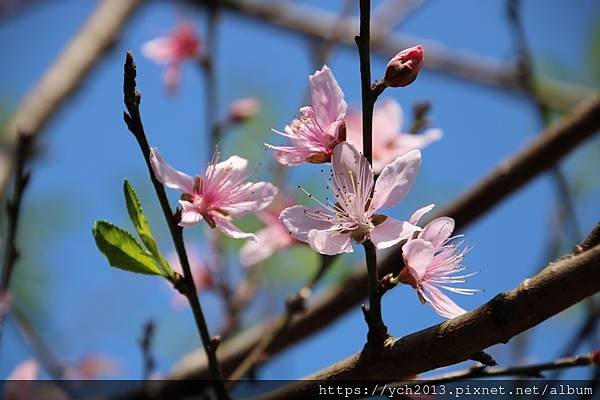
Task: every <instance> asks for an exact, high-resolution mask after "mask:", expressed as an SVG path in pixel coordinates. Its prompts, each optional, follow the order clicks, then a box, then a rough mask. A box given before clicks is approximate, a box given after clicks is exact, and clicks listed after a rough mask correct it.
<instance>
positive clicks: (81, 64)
mask: <svg viewBox="0 0 600 400" xmlns="http://www.w3.org/2000/svg"><path fill="white" fill-rule="evenodd" d="M141 3H142V1H141V0H104V1H101V2H99V3H98V8H97V9H96V10H95V11H94V13H93V14H92V16H91V17H90V18H89V19H88V20H87V22H86V23H85V25H84V26H83V28H82V29H81V31H80V32H79V33H78V34H77V35H76V36H75V37H74V38H73V39H72V40H71V42H70V43H69V44H68V45H67V46H66V47H65V49H64V50H63V51H62V52H61V54H60V55H59V56H58V58H57V59H56V61H54V64H52V66H50V68H49V69H48V70H47V71H46V72H45V73H44V76H43V77H42V78H41V79H40V81H39V82H38V83H37V85H36V86H35V87H34V89H33V90H32V91H31V92H30V93H29V94H28V95H27V96H26V97H25V99H24V100H23V101H22V102H21V104H20V105H19V107H18V108H17V110H16V112H15V113H14V114H13V116H12V117H11V119H10V121H9V122H8V126H7V136H8V139H9V140H10V141H14V140H15V138H16V137H17V134H18V133H19V132H23V133H24V134H26V135H31V136H37V135H38V134H39V133H40V132H41V131H42V130H43V129H44V127H45V126H46V124H47V123H48V121H49V120H50V119H51V118H52V116H53V115H54V114H55V113H56V112H57V111H58V110H59V109H60V108H61V106H62V105H63V104H64V103H65V101H66V100H67V99H68V98H69V97H70V95H71V94H73V92H75V90H76V89H77V88H78V87H79V86H80V85H81V84H82V83H83V81H84V80H85V79H86V78H87V76H88V75H89V73H90V71H91V69H92V67H93V66H94V65H95V64H96V63H98V61H99V60H100V59H101V58H102V56H103V55H105V54H106V53H107V52H108V50H110V48H111V47H112V45H113V44H114V43H115V42H116V40H117V38H118V36H119V32H120V31H121V30H122V29H123V27H124V26H125V24H126V22H127V21H128V19H129V16H130V15H131V14H132V13H133V11H134V10H135V9H136V8H137V7H138V6H139V5H140V4H141ZM2 164H4V165H0V195H1V194H2V193H4V189H5V186H6V182H7V179H8V177H9V176H10V170H11V169H12V168H13V165H12V164H13V162H12V160H10V159H8V160H2Z"/></svg>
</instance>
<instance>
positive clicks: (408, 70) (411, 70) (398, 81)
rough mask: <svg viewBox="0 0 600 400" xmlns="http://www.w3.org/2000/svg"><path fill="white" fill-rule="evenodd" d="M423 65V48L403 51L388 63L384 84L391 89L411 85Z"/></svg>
mask: <svg viewBox="0 0 600 400" xmlns="http://www.w3.org/2000/svg"><path fill="white" fill-rule="evenodd" d="M422 63H423V46H421V45H419V46H414V47H411V48H409V49H406V50H402V51H401V52H400V53H398V54H396V55H395V56H394V58H392V59H391V60H390V62H389V63H388V65H387V69H386V71H385V77H384V78H383V83H384V84H386V85H387V86H391V87H404V86H407V85H410V84H411V83H412V82H413V81H414V80H415V79H417V75H418V74H419V69H421V64H422Z"/></svg>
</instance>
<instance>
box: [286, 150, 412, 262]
mask: <svg viewBox="0 0 600 400" xmlns="http://www.w3.org/2000/svg"><path fill="white" fill-rule="evenodd" d="M420 163H421V153H420V152H419V150H413V151H411V152H409V153H407V154H405V155H404V156H402V157H398V158H397V159H396V160H395V161H394V162H392V163H391V164H389V165H387V166H386V167H385V168H384V169H383V172H382V173H381V176H380V177H379V179H378V180H377V182H376V183H374V174H373V171H372V170H371V166H370V165H369V162H368V161H367V160H366V159H365V157H363V156H362V155H361V154H360V153H359V152H358V151H357V150H356V149H355V148H354V147H353V146H352V145H351V144H349V143H341V144H339V145H337V146H336V147H335V149H334V151H333V156H332V159H331V165H332V170H333V171H332V174H331V177H330V179H329V187H330V188H331V190H332V192H333V194H334V196H335V203H332V202H329V201H327V203H328V204H324V203H320V204H321V207H320V208H306V207H303V206H299V205H297V206H293V207H289V208H286V209H285V210H283V212H282V213H281V216H280V218H281V221H282V222H283V223H284V225H285V226H286V227H287V228H288V230H289V231H290V234H291V235H292V236H293V237H294V238H295V239H297V240H300V241H302V242H307V243H308V244H309V245H310V246H311V247H312V248H313V249H314V250H315V251H317V252H319V253H321V254H328V255H334V254H339V253H350V252H352V251H353V250H352V245H351V239H354V241H356V242H357V243H363V242H364V241H365V240H367V239H370V240H371V241H372V242H373V243H374V244H375V245H376V246H377V248H378V249H385V248H388V247H390V246H392V245H394V244H396V243H398V242H400V241H401V240H403V239H407V238H408V237H410V236H412V234H413V233H414V232H415V231H417V230H420V228H419V227H417V226H415V225H413V224H411V223H409V222H406V221H399V220H396V219H394V218H391V217H387V216H385V215H381V214H377V213H376V212H377V211H378V210H379V209H380V208H387V207H393V206H395V205H396V204H398V203H399V202H400V201H401V200H402V199H403V198H404V196H405V195H406V193H408V191H409V190H410V188H411V187H412V185H413V183H414V181H415V179H416V177H417V174H418V172H419V167H420ZM311 197H312V196H311Z"/></svg>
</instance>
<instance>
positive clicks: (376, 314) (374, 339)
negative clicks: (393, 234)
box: [362, 240, 389, 345]
mask: <svg viewBox="0 0 600 400" xmlns="http://www.w3.org/2000/svg"><path fill="white" fill-rule="evenodd" d="M363 247H364V248H365V259H366V264H367V276H368V283H369V284H368V288H369V308H368V309H367V308H366V307H365V306H364V305H363V307H362V310H363V313H364V316H365V320H366V322H367V325H368V326H369V333H368V335H367V337H368V344H370V345H381V344H383V342H384V341H385V340H386V339H387V338H388V336H389V335H388V332H387V327H386V326H385V323H384V322H383V316H382V314H381V297H382V292H381V291H380V290H379V277H378V274H377V249H376V248H375V245H374V244H373V242H371V241H370V240H367V241H365V242H364V243H363Z"/></svg>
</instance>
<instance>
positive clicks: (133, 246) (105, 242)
mask: <svg viewBox="0 0 600 400" xmlns="http://www.w3.org/2000/svg"><path fill="white" fill-rule="evenodd" d="M92 233H93V235H94V240H95V241H96V246H98V249H100V251H101V252H102V254H104V255H105V256H106V258H107V259H108V262H109V264H110V265H112V266H113V267H116V268H120V269H124V270H126V271H130V272H136V273H138V274H147V275H161V276H165V273H164V272H163V271H162V270H161V268H160V267H159V266H158V265H157V263H156V261H155V260H154V258H153V257H152V255H151V254H149V253H148V252H147V251H146V250H144V249H143V247H142V246H141V245H140V244H139V243H138V241H137V240H135V238H134V237H133V236H132V235H131V233H129V232H127V231H126V230H125V229H122V228H119V227H118V226H115V225H113V224H111V223H110V222H107V221H96V223H95V224H94V227H93V228H92Z"/></svg>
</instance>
